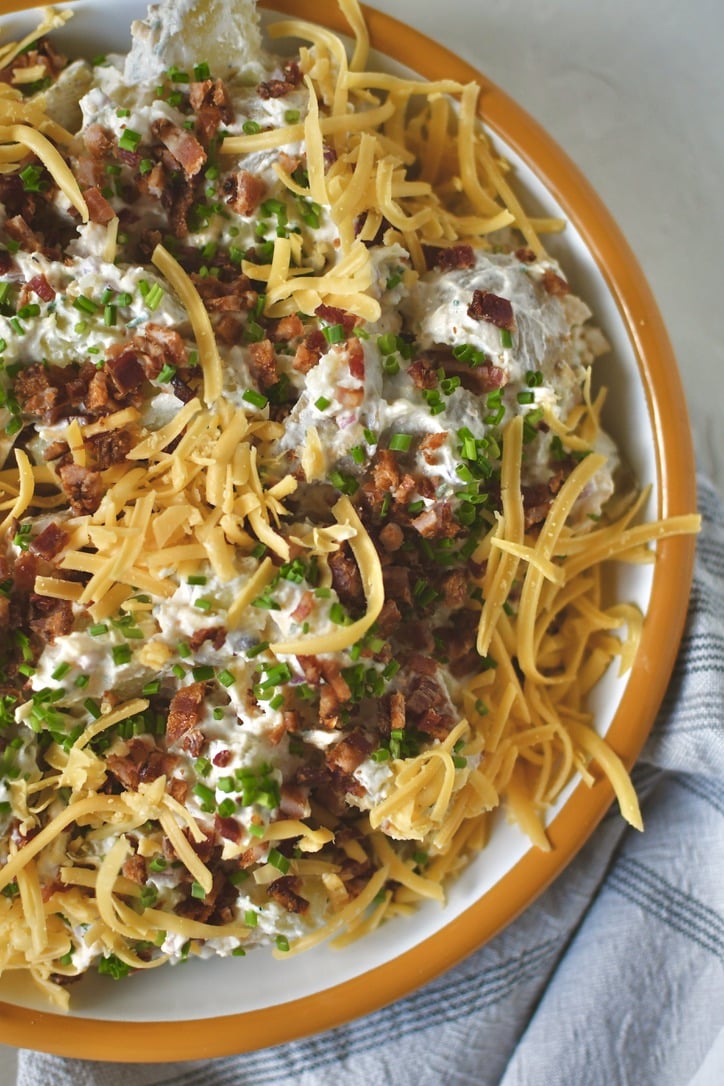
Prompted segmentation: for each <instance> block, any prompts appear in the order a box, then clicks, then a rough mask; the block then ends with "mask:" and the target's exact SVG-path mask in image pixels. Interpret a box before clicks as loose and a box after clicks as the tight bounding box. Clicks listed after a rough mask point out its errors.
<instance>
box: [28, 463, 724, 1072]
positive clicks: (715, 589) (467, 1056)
mask: <svg viewBox="0 0 724 1086" xmlns="http://www.w3.org/2000/svg"><path fill="white" fill-rule="evenodd" d="M699 487H700V490H699V505H700V509H701V512H702V514H703V517H704V527H703V532H702V535H701V537H700V540H699V546H698V556H697V562H696V570H695V579H694V587H693V591H692V595H691V606H690V613H689V620H688V624H687V628H686V631H685V634H684V639H683V642H682V645H681V651H680V654H679V659H678V662H677V665H676V669H675V671H674V674H673V677H672V680H671V684H670V688H669V691H668V694H667V696H666V699H665V702H664V704H663V706H662V709H661V712H660V714H659V717H658V720H657V723H656V725H655V727H654V729H653V731H652V734H651V736H650V739H649V741H648V743H647V746H646V748H645V751H644V753H643V756H642V758H641V760H640V762H639V764H638V766H637V768H636V770H635V773H634V779H635V782H636V785H637V788H638V791H639V794H640V796H641V797H642V801H643V804H642V805H643V813H644V821H645V823H646V832H645V833H644V834H638V833H635V832H632V831H629V830H627V829H626V828H625V827H624V825H623V823H622V821H621V819H620V817H619V815H618V812H617V811H612V812H611V814H610V815H609V816H608V817H607V818H606V819H604V821H603V823H602V824H601V826H600V827H599V828H598V830H597V831H596V833H595V834H594V836H593V838H592V839H591V841H590V842H589V843H588V845H587V846H586V847H585V848H584V849H583V850H582V852H581V853H580V854H579V856H578V857H577V858H576V860H575V861H574V862H573V863H572V864H571V865H570V866H569V867H568V868H567V869H566V871H565V873H564V874H563V875H562V876H561V877H560V878H559V879H558V880H557V881H556V882H555V883H554V884H553V886H552V887H551V888H550V889H549V890H548V891H547V892H546V893H545V894H544V895H543V896H542V897H541V898H539V899H538V901H537V902H536V903H535V904H534V905H533V906H532V907H531V908H530V909H529V910H528V911H527V912H525V913H524V914H523V915H522V916H521V917H520V918H519V919H518V920H517V921H516V922H515V923H513V924H512V925H511V926H510V927H508V928H507V929H506V930H505V931H504V932H503V933H502V934H501V935H499V936H498V937H497V938H496V939H494V940H493V941H492V942H490V943H489V944H488V945H487V946H485V947H484V948H483V949H482V950H480V951H479V952H478V953H476V954H474V955H473V956H472V957H470V958H469V959H468V960H467V961H465V962H464V963H463V964H462V965H459V966H458V967H457V968H455V969H453V970H452V971H451V972H449V973H447V974H446V975H444V976H442V977H440V978H439V979H438V980H436V981H434V982H433V983H431V984H429V985H427V987H425V988H423V989H421V990H420V991H419V992H417V993H415V994H413V995H411V996H410V997H409V998H407V999H404V1000H402V1001H401V1002H399V1003H397V1004H396V1005H395V1006H394V1008H393V1009H389V1008H388V1009H384V1010H381V1011H378V1012H376V1013H375V1014H371V1015H369V1016H368V1017H366V1018H364V1019H361V1020H359V1021H356V1022H352V1023H350V1024H349V1025H346V1026H342V1027H340V1028H338V1029H335V1030H332V1031H331V1032H329V1033H326V1034H323V1035H321V1036H318V1037H312V1038H309V1039H308V1040H303V1041H298V1042H296V1043H293V1044H288V1045H283V1046H280V1047H278V1048H273V1049H267V1050H264V1051H262V1052H257V1053H251V1054H248V1055H243V1056H238V1057H233V1058H227V1059H220V1060H211V1061H205V1062H203V1063H200V1062H194V1063H177V1064H166V1065H157V1066H152V1065H140V1066H139V1065H121V1064H110V1063H96V1062H90V1061H80V1060H66V1059H59V1058H56V1057H52V1056H45V1055H43V1054H40V1053H31V1052H23V1053H21V1054H20V1059H19V1069H18V1086H48V1084H52V1086H162V1084H164V1086H252V1084H253V1086H282V1084H283V1086H323V1084H327V1083H335V1086H388V1084H390V1083H394V1084H395V1086H440V1084H441V1083H445V1086H549V1084H550V1083H556V1084H558V1086H582V1084H585V1086H634V1084H635V1086H687V1084H689V1086H698V1084H699V1083H700V1082H701V1081H702V1079H701V1077H700V1075H698V1074H697V1071H698V1069H699V1068H700V1067H701V1064H702V1061H704V1059H705V1057H706V1055H707V1053H710V1051H711V1050H712V1047H713V1046H714V1048H715V1052H717V1053H718V1054H719V1056H722V1053H723V1049H722V1045H721V1038H722V1036H724V1034H723V1033H722V1030H723V1029H724V508H723V506H722V503H721V500H720V498H719V497H718V495H717V492H716V491H715V489H714V487H713V486H712V485H711V484H710V483H709V482H708V481H707V480H706V479H704V478H701V479H700V480H699ZM718 1036H719V1038H720V1042H719V1044H718V1045H715V1042H716V1039H717V1037H718ZM709 1064H711V1060H710V1061H709ZM706 1081H707V1082H709V1081H711V1082H724V1066H723V1067H722V1068H721V1077H718V1078H717V1075H716V1072H714V1077H711V1078H710V1077H709V1076H708V1075H707V1078H706Z"/></svg>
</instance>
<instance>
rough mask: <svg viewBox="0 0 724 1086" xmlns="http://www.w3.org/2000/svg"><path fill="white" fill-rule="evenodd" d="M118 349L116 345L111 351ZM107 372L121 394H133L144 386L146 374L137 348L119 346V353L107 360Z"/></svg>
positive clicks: (125, 345)
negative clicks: (133, 391)
mask: <svg viewBox="0 0 724 1086" xmlns="http://www.w3.org/2000/svg"><path fill="white" fill-rule="evenodd" d="M115 349H116V345H115V344H114V346H112V347H111V348H110V351H113V350H115ZM105 368H106V371H107V372H108V373H109V374H110V376H111V380H112V381H113V384H114V385H115V386H116V388H117V389H118V391H119V392H120V393H121V394H125V393H126V392H131V391H132V390H133V389H136V388H138V387H139V385H141V384H143V381H144V379H145V376H146V374H145V372H144V369H143V366H142V365H141V363H140V361H139V358H138V352H137V351H136V349H135V347H131V346H130V345H128V344H118V353H117V354H115V355H112V356H111V357H109V358H107V359H106V364H105Z"/></svg>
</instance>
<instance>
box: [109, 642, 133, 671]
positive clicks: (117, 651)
mask: <svg viewBox="0 0 724 1086" xmlns="http://www.w3.org/2000/svg"><path fill="white" fill-rule="evenodd" d="M111 656H112V657H113V663H114V664H115V665H116V666H117V667H118V666H120V665H121V664H130V662H131V649H130V646H129V645H114V646H113V648H112V649H111Z"/></svg>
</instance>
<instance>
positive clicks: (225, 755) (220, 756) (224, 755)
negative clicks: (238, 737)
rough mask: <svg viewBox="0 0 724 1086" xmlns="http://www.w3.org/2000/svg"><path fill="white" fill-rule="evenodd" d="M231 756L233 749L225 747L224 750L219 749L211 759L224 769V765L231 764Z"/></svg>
mask: <svg viewBox="0 0 724 1086" xmlns="http://www.w3.org/2000/svg"><path fill="white" fill-rule="evenodd" d="M231 758H232V754H231V751H230V750H229V749H228V747H224V749H223V750H219V751H217V752H216V754H215V755H214V757H213V758H212V759H211V761H212V762H213V764H214V765H215V766H218V767H219V769H223V768H224V766H227V765H228V764H229V762H230V761H231Z"/></svg>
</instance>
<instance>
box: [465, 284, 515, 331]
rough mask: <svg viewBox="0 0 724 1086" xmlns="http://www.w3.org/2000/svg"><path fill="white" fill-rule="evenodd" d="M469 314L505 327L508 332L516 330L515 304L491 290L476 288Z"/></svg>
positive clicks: (479, 319) (475, 318)
mask: <svg viewBox="0 0 724 1086" xmlns="http://www.w3.org/2000/svg"><path fill="white" fill-rule="evenodd" d="M468 316H469V317H473V319H474V320H478V321H487V322H488V323H489V324H494V325H495V327H496V328H504V329H505V330H506V331H508V332H512V331H514V330H515V317H514V315H513V306H512V305H511V303H510V301H509V300H508V298H501V297H500V295H498V294H493V293H492V291H489V290H474V291H473V300H472V302H471V303H470V305H469V306H468Z"/></svg>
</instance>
